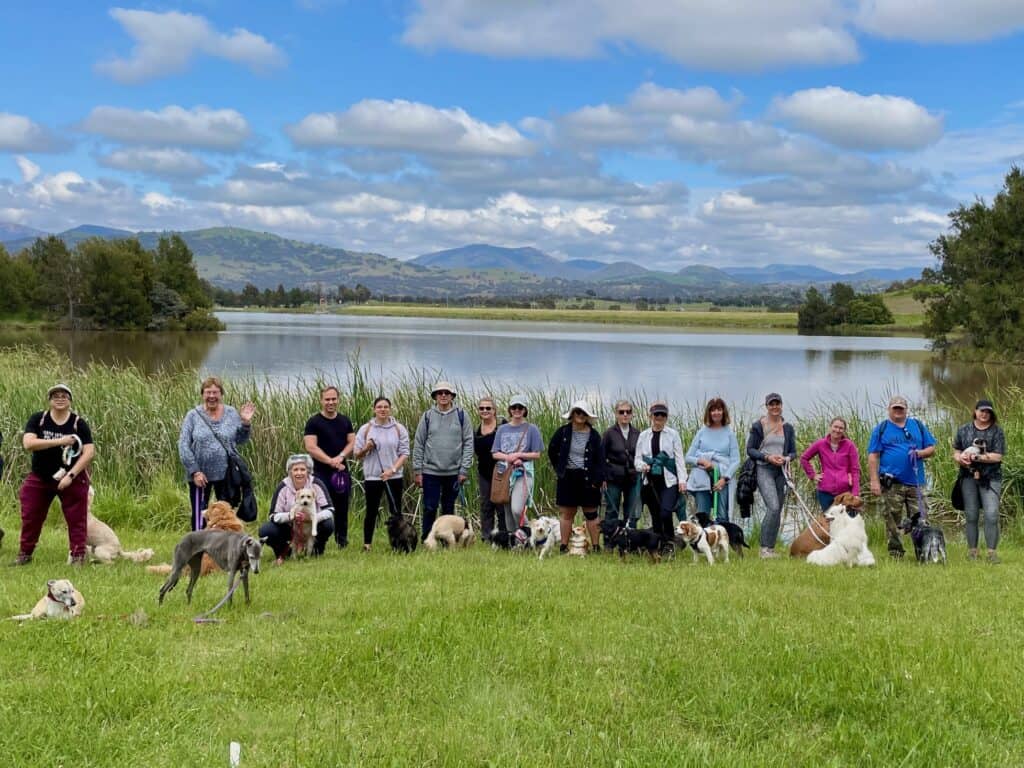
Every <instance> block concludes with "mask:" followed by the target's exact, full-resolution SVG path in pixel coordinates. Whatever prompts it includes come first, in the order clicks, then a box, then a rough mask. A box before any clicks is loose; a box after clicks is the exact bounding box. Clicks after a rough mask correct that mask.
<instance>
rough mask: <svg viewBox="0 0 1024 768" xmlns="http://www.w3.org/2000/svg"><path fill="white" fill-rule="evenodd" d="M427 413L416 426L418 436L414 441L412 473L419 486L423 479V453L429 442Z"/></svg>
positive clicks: (416, 435)
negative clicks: (426, 425) (426, 427)
mask: <svg viewBox="0 0 1024 768" xmlns="http://www.w3.org/2000/svg"><path fill="white" fill-rule="evenodd" d="M427 413H428V412H427V411H424V413H423V415H422V416H420V420H419V423H418V424H417V425H416V434H415V435H413V439H412V473H413V475H415V476H416V478H417V481H416V484H417V485H419V484H420V483H421V482H422V479H423V452H424V448H425V443H426V440H427V431H426V429H425V428H424V425H425V424H426V423H427Z"/></svg>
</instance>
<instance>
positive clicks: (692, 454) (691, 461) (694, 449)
mask: <svg viewBox="0 0 1024 768" xmlns="http://www.w3.org/2000/svg"><path fill="white" fill-rule="evenodd" d="M703 429H704V428H703V427H701V429H698V430H697V434H695V435H694V436H693V440H691V441H690V447H689V448H688V449H687V451H686V464H687V465H688V466H691V467H692V466H695V465H696V464H697V454H698V449H699V448H700V434H701V431H702V430H703ZM701 466H703V465H701Z"/></svg>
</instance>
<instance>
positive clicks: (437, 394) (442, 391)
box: [434, 389, 453, 397]
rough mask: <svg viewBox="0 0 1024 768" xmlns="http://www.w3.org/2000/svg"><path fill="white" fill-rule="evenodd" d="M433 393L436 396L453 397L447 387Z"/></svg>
mask: <svg viewBox="0 0 1024 768" xmlns="http://www.w3.org/2000/svg"><path fill="white" fill-rule="evenodd" d="M434 395H436V396H440V395H448V397H453V395H452V393H451V392H449V391H448V390H447V389H442V390H441V391H440V392H435V393H434Z"/></svg>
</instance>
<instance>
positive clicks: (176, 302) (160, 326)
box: [149, 282, 189, 331]
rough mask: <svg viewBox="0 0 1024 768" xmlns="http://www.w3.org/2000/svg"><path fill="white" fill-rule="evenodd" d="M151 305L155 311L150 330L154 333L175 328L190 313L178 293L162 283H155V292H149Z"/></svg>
mask: <svg viewBox="0 0 1024 768" xmlns="http://www.w3.org/2000/svg"><path fill="white" fill-rule="evenodd" d="M149 305H150V307H151V308H152V310H153V316H152V319H151V320H150V322H149V328H150V330H154V331H162V330H165V329H171V328H174V327H175V326H177V325H178V323H179V321H181V320H183V319H184V317H185V315H187V314H188V312H189V309H188V306H187V305H186V304H185V302H184V301H182V300H181V296H179V295H178V292H177V291H172V290H171V289H170V288H168V287H167V286H166V285H164V284H163V283H161V282H156V283H153V290H151V291H150V292H149Z"/></svg>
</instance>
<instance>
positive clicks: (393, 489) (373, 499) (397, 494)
mask: <svg viewBox="0 0 1024 768" xmlns="http://www.w3.org/2000/svg"><path fill="white" fill-rule="evenodd" d="M386 485H387V490H389V491H390V493H387V492H386V491H385V489H384V486H385V481H384V480H366V481H364V482H363V493H364V494H365V496H366V516H365V517H364V518H363V544H372V543H373V529H374V528H376V527H377V513H378V512H379V511H380V500H381V498H382V497H385V496H386V497H387V500H388V508H389V509H390V510H391V514H392V515H397V514H399V513H400V512H401V511H402V478H400V477H393V478H391V479H390V480H388V481H386Z"/></svg>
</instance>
